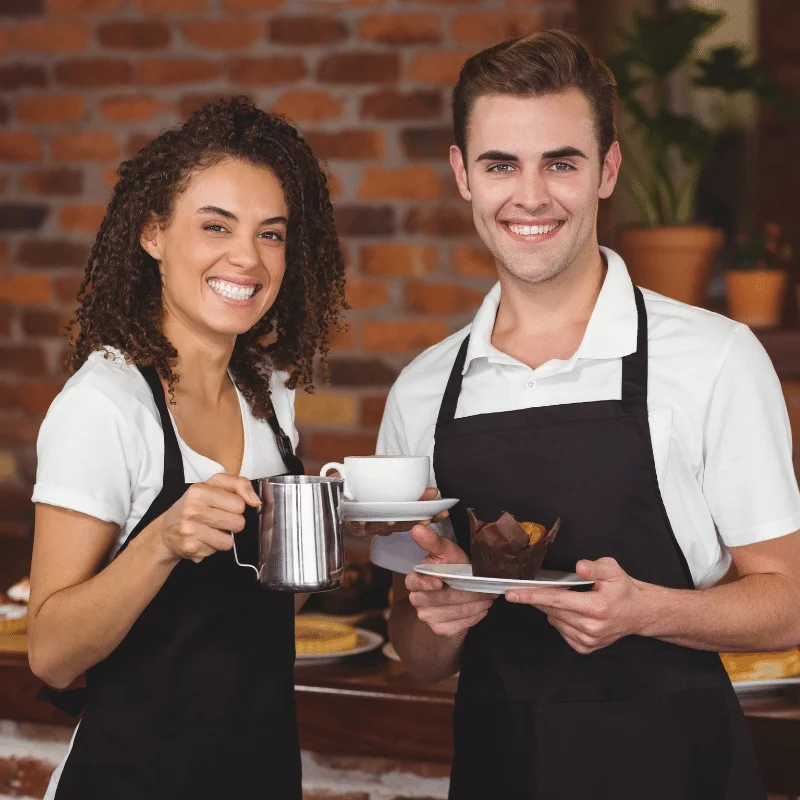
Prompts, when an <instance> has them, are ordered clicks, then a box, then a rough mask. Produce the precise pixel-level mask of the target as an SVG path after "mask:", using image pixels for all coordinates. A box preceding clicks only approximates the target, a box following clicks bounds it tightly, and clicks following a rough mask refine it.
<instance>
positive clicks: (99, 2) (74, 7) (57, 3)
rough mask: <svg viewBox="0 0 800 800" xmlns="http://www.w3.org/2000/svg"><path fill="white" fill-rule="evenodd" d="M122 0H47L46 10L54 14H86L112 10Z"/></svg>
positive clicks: (117, 6)
mask: <svg viewBox="0 0 800 800" xmlns="http://www.w3.org/2000/svg"><path fill="white" fill-rule="evenodd" d="M121 3H122V0H47V10H48V11H50V12H53V13H55V14H86V13H92V14H93V13H96V12H98V11H114V10H115V9H117V8H119V6H120V5H121Z"/></svg>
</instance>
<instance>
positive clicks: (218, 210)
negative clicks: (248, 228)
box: [197, 206, 289, 225]
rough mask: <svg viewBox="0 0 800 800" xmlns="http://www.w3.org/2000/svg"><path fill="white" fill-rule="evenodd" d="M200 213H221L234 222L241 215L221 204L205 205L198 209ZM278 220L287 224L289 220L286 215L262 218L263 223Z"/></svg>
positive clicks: (272, 222) (266, 223)
mask: <svg viewBox="0 0 800 800" xmlns="http://www.w3.org/2000/svg"><path fill="white" fill-rule="evenodd" d="M197 213H198V214H219V215H220V216H221V217H225V219H232V220H233V221H234V222H238V221H239V217H237V216H236V214H234V213H233V212H231V211H226V210H225V209H224V208H220V207H219V206H203V207H202V208H198V209H197ZM277 222H285V223H286V224H287V225H288V223H289V220H288V219H286V217H269V218H268V219H262V220H261V225H274V224H275V223H277Z"/></svg>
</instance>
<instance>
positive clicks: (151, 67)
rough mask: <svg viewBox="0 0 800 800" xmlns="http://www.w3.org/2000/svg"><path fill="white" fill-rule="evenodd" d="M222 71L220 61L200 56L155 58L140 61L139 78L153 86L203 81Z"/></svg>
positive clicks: (141, 81) (216, 75) (215, 76)
mask: <svg viewBox="0 0 800 800" xmlns="http://www.w3.org/2000/svg"><path fill="white" fill-rule="evenodd" d="M221 71H222V69H221V66H220V65H219V64H218V63H216V62H214V61H203V60H201V59H199V58H153V59H147V60H145V61H141V62H139V68H138V71H137V79H138V81H139V82H140V83H144V84H148V85H151V86H164V85H168V84H173V83H203V82H205V81H210V80H213V79H214V78H217V77H219V75H220V73H221Z"/></svg>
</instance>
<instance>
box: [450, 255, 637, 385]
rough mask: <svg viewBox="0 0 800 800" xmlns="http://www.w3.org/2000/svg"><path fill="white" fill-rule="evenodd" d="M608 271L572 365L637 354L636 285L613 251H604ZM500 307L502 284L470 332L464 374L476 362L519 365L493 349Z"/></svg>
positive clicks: (481, 311) (490, 297)
mask: <svg viewBox="0 0 800 800" xmlns="http://www.w3.org/2000/svg"><path fill="white" fill-rule="evenodd" d="M600 252H601V253H602V254H603V256H604V258H605V261H606V265H607V267H608V269H607V270H606V276H605V279H604V280H603V285H602V287H601V288H600V294H599V295H598V296H597V302H596V303H595V306H594V310H593V311H592V316H591V317H590V318H589V324H588V325H587V326H586V332H585V333H584V335H583V340H582V341H581V343H580V346H579V347H578V349H577V350H576V352H575V354H574V355H573V357H572V358H571V359H570V363H572V364H574V363H575V362H577V360H578V359H581V358H588V359H611V358H622V357H623V356H627V355H629V354H630V353H633V352H634V351H635V350H636V334H637V327H638V313H637V311H636V300H635V298H634V295H633V283H632V282H631V279H630V275H628V270H627V268H626V266H625V262H624V261H623V260H622V258H621V257H620V256H619V255H617V253H615V252H614V251H613V250H609V249H608V248H607V247H601V248H600ZM499 305H500V283H499V282H498V283H496V284H495V285H494V286H493V287H492V290H491V291H490V292H489V294H487V295H486V297H485V298H484V300H483V303H482V304H481V307H480V308H479V309H478V313H477V314H476V315H475V318H474V319H473V321H472V326H471V328H470V338H469V345H468V346H467V357H466V361H465V362H464V369H463V374H466V372H467V370H468V369H469V366H470V363H471V362H472V361H473V360H474V359H478V358H486V359H488V360H490V361H494V362H499V363H509V364H517V363H518V362H517V361H516V359H513V358H511V356H508V355H506V354H505V353H502V352H500V351H499V350H498V349H497V348H496V347H494V346H493V345H492V331H493V330H494V323H495V319H496V318H497V309H498V306H499Z"/></svg>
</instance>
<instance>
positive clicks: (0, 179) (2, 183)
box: [0, 173, 8, 194]
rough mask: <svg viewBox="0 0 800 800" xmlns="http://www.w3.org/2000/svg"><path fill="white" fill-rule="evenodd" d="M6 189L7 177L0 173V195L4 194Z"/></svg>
mask: <svg viewBox="0 0 800 800" xmlns="http://www.w3.org/2000/svg"><path fill="white" fill-rule="evenodd" d="M6 189H8V175H6V174H3V173H0V194H5V193H6Z"/></svg>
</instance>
